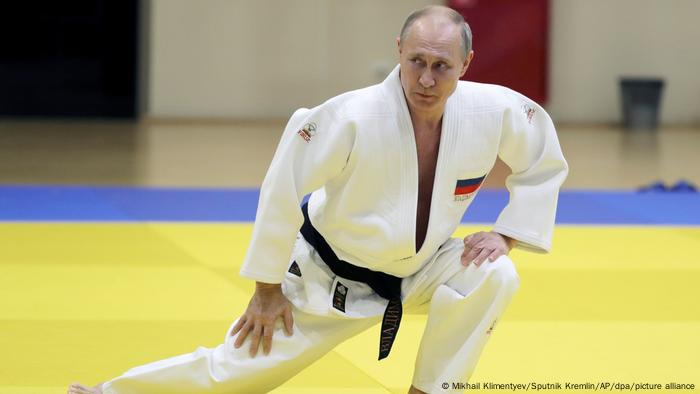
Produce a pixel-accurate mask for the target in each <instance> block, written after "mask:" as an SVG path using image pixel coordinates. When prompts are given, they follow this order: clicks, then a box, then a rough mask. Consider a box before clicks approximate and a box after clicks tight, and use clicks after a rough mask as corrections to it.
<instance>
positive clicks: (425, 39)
mask: <svg viewBox="0 0 700 394" xmlns="http://www.w3.org/2000/svg"><path fill="white" fill-rule="evenodd" d="M397 43H398V46H399V57H400V63H401V85H402V86H403V90H404V94H405V95H406V100H407V101H408V104H409V108H411V110H413V111H419V112H425V113H438V112H439V113H440V114H442V110H444V106H445V102H446V101H447V98H448V97H449V96H450V95H451V94H452V92H454V90H455V88H456V87H457V81H458V80H459V78H460V77H461V76H462V75H464V73H465V72H466V71H467V67H468V66H469V62H470V61H471V59H472V58H473V57H474V51H472V50H471V31H470V29H469V26H468V25H467V24H466V22H465V21H464V18H462V16H461V15H460V14H459V13H457V12H456V11H454V10H452V9H450V8H447V7H441V6H430V7H426V8H423V9H420V10H418V11H414V12H413V13H412V14H411V15H409V16H408V18H407V19H406V22H405V23H404V26H403V28H402V29H401V35H400V36H399V37H398V38H397Z"/></svg>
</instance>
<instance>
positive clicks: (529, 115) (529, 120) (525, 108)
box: [522, 104, 535, 124]
mask: <svg viewBox="0 0 700 394" xmlns="http://www.w3.org/2000/svg"><path fill="white" fill-rule="evenodd" d="M522 109H523V113H524V114H525V117H526V118H527V123H529V124H532V117H533V116H535V109H534V108H532V107H531V106H529V105H527V104H523V106H522Z"/></svg>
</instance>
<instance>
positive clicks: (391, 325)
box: [300, 204, 403, 360]
mask: <svg viewBox="0 0 700 394" xmlns="http://www.w3.org/2000/svg"><path fill="white" fill-rule="evenodd" d="M301 211H302V212H303V213H304V224H303V225H302V226H301V230H300V231H301V235H303V236H304V239H305V240H306V242H308V243H309V244H310V245H311V246H313V247H314V249H316V252H317V253H318V255H319V256H320V257H321V260H323V262H324V263H326V265H327V266H328V268H330V269H331V271H333V273H334V274H336V275H338V276H340V277H342V278H345V279H349V280H354V281H356V282H362V283H366V284H367V285H368V286H369V287H371V288H372V290H374V291H375V292H376V293H377V294H378V295H379V296H380V297H382V298H385V299H387V300H389V305H387V307H386V310H384V317H383V318H382V331H381V335H380V337H379V360H381V359H383V358H385V357H386V356H388V355H389V352H390V351H391V346H392V345H393V344H394V339H396V333H397V332H398V331H399V325H400V324H401V316H402V315H403V306H402V304H401V278H399V277H396V276H393V275H389V274H387V273H384V272H378V271H372V270H370V269H367V268H364V267H358V266H356V265H352V264H350V263H348V262H347V261H343V260H340V259H339V258H338V256H337V255H336V254H335V252H333V249H331V247H330V245H328V242H326V240H325V239H324V238H323V236H322V235H321V234H319V232H318V231H316V229H315V228H314V227H313V225H312V224H311V220H309V208H308V204H304V205H303V206H302V207H301ZM336 290H337V289H336Z"/></svg>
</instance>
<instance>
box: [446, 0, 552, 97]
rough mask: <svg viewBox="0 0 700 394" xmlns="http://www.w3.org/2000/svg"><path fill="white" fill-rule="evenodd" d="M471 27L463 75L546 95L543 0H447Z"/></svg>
mask: <svg viewBox="0 0 700 394" xmlns="http://www.w3.org/2000/svg"><path fill="white" fill-rule="evenodd" d="M448 6H449V7H451V8H453V9H455V10H457V11H458V12H459V13H460V14H462V16H464V19H465V20H466V21H467V23H469V26H470V27H471V29H472V35H473V36H474V38H473V45H472V46H473V49H474V60H472V63H471V65H470V66H469V69H468V70H467V73H466V74H465V76H464V78H463V79H465V80H469V81H474V82H485V83H495V84H498V85H503V86H507V87H509V88H511V89H513V90H516V91H518V92H520V93H522V94H524V95H526V96H528V97H529V98H531V99H533V100H535V101H537V102H538V103H540V104H544V103H545V102H546V101H547V78H548V68H547V53H548V47H549V0H448Z"/></svg>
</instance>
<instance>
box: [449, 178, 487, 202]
mask: <svg viewBox="0 0 700 394" xmlns="http://www.w3.org/2000/svg"><path fill="white" fill-rule="evenodd" d="M484 178H486V175H484V176H482V177H481V178H472V179H458V180H457V185H455V201H464V200H467V199H469V198H471V196H472V195H473V194H474V192H475V191H476V190H477V189H479V186H481V183H482V182H483V181H484Z"/></svg>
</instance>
